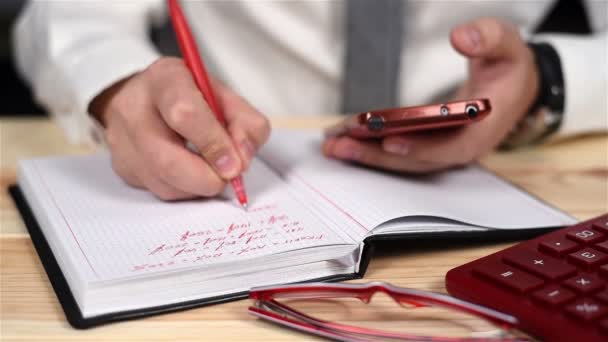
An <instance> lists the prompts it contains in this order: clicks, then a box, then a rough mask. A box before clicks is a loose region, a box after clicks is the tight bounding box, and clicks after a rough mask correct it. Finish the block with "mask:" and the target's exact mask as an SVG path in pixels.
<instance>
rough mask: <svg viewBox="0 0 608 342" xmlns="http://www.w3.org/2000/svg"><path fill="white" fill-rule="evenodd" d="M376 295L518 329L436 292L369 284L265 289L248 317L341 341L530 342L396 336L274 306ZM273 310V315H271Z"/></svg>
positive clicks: (506, 318)
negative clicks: (284, 300)
mask: <svg viewBox="0 0 608 342" xmlns="http://www.w3.org/2000/svg"><path fill="white" fill-rule="evenodd" d="M378 292H381V293H385V294H386V295H388V296H390V297H391V298H392V299H393V300H395V302H397V303H398V304H409V305H413V306H415V307H424V306H440V307H446V308H450V309H455V310H458V311H461V312H466V313H468V314H471V315H473V316H477V317H480V318H482V319H485V320H487V321H489V322H491V323H493V324H494V325H497V326H499V327H500V328H501V329H502V330H504V331H509V330H512V329H514V328H516V327H517V326H518V325H519V322H518V320H517V318H515V317H513V316H510V315H506V314H503V313H501V312H498V311H496V310H493V309H489V308H486V307H483V306H479V305H476V304H472V303H469V302H465V301H463V300H460V299H457V298H454V297H451V296H449V295H444V294H440V293H435V292H426V291H421V290H415V289H408V288H401V287H397V286H394V285H391V284H388V283H384V282H370V283H363V284H329V283H308V284H294V285H284V286H266V287H258V288H254V289H252V290H251V292H250V294H249V298H251V299H254V300H255V301H256V305H255V306H251V307H249V309H248V311H249V313H250V314H252V315H254V316H256V317H259V318H262V319H265V320H269V321H271V322H274V323H278V324H282V325H285V326H289V327H291V328H294V329H297V330H301V331H304V332H308V333H312V334H316V335H321V336H324V337H328V338H332V339H336V340H342V341H357V342H359V341H372V340H370V339H366V338H364V337H362V336H370V337H384V338H392V339H401V340H418V341H419V340H426V341H442V342H457V341H511V342H513V341H529V340H528V339H526V338H521V337H515V338H471V337H467V338H461V337H430V336H420V335H413V334H407V333H399V332H388V331H382V330H375V329H370V328H363V327H356V326H352V325H346V324H339V323H332V322H328V321H325V320H320V319H317V318H315V317H312V316H308V315H306V314H304V313H302V312H299V311H297V310H294V309H292V308H290V307H289V306H287V305H284V304H282V303H280V302H277V301H276V300H275V299H279V298H300V299H305V298H311V299H321V298H345V297H348V298H357V299H359V300H361V301H362V302H364V303H366V304H367V303H369V301H370V300H371V298H372V296H373V295H374V294H376V293H378ZM267 308H268V309H270V310H273V311H270V310H268V309H267ZM280 313H283V314H287V315H290V316H292V317H293V318H297V319H298V320H299V321H298V320H295V319H293V318H289V317H285V316H283V315H281V314H280Z"/></svg>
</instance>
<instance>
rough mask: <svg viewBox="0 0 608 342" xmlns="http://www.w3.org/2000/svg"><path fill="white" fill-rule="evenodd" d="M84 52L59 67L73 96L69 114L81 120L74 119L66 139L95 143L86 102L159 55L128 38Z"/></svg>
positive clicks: (95, 129)
mask: <svg viewBox="0 0 608 342" xmlns="http://www.w3.org/2000/svg"><path fill="white" fill-rule="evenodd" d="M85 51H86V52H84V53H81V54H78V56H75V57H70V59H71V61H69V63H66V64H65V65H64V66H63V68H64V70H63V74H64V76H65V77H66V78H67V79H68V83H69V84H70V85H71V88H72V89H71V92H72V94H73V95H74V96H73V102H72V103H71V104H70V105H69V107H70V109H69V111H70V112H72V115H71V116H73V117H74V116H75V117H78V118H80V119H81V120H78V119H77V121H80V123H79V124H78V125H77V126H79V129H78V132H74V133H75V134H73V135H72V136H71V139H70V140H73V141H77V142H88V143H91V142H92V143H95V142H96V141H97V142H98V141H99V139H100V138H99V135H100V134H99V125H98V124H97V123H96V122H95V120H94V119H93V118H92V117H91V116H90V115H89V114H88V112H87V110H88V106H89V103H90V102H91V101H92V100H93V99H94V98H95V96H97V95H99V94H100V93H101V92H103V91H104V90H105V89H107V88H108V87H110V86H111V85H113V84H115V83H116V82H118V81H120V80H122V79H124V78H127V77H129V76H131V75H133V74H135V73H137V72H140V71H142V70H144V69H145V68H146V67H148V66H149V65H150V64H152V63H153V62H154V61H155V60H156V59H158V58H159V57H160V55H159V54H158V52H156V51H155V49H154V47H153V46H152V45H151V44H149V43H148V42H145V41H141V40H138V39H130V38H125V39H115V38H113V39H111V40H104V41H96V42H95V44H94V45H92V46H91V47H89V48H87V49H86V50H85ZM66 109H67V108H66ZM95 136H97V137H95ZM102 136H103V134H102Z"/></svg>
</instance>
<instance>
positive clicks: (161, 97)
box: [90, 57, 270, 200]
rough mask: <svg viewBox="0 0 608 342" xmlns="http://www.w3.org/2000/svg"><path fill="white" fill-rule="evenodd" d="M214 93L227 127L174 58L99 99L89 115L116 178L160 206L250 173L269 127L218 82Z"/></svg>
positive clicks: (216, 189) (204, 192)
mask: <svg viewBox="0 0 608 342" xmlns="http://www.w3.org/2000/svg"><path fill="white" fill-rule="evenodd" d="M213 87H214V88H215V90H216V94H217V96H218V102H219V104H220V106H222V108H223V109H224V115H225V118H226V121H227V125H228V126H227V128H224V127H222V125H221V124H220V123H219V122H218V121H217V119H216V118H215V115H214V114H213V112H212V111H211V109H210V108H209V106H208V105H207V103H206V102H205V100H204V98H203V96H202V94H201V92H200V91H199V90H198V89H197V87H196V85H195V83H194V80H193V79H192V76H191V74H190V72H189V71H188V69H187V68H186V66H185V64H184V62H183V61H182V60H181V59H178V58H169V57H164V58H160V59H159V60H157V61H156V62H155V63H153V64H152V65H150V66H149V67H148V68H147V69H146V70H144V71H142V72H141V73H138V74H136V75H134V76H132V77H130V78H128V79H126V80H124V81H121V82H119V83H117V84H115V85H114V86H112V87H110V88H109V89H107V90H106V91H104V92H103V93H102V94H100V95H99V96H97V97H96V98H95V99H94V100H93V101H92V103H91V106H90V111H91V113H92V114H94V115H95V116H96V117H97V118H98V119H99V120H100V121H101V122H102V123H103V125H104V126H105V128H106V130H105V133H106V140H107V142H108V145H109V148H110V153H111V155H112V167H113V168H114V170H115V171H116V173H117V174H118V175H120V176H121V177H122V178H123V179H124V180H125V181H126V182H127V183H128V184H130V185H132V186H135V187H140V188H145V189H148V190H150V191H151V192H153V193H154V194H155V195H156V196H158V197H159V198H161V199H163V200H177V199H186V198H193V197H198V196H214V195H216V194H218V193H219V192H221V191H222V189H223V188H224V185H225V182H226V181H227V180H229V179H231V178H233V177H235V176H237V175H238V174H240V173H241V172H242V171H243V170H245V169H246V168H247V166H248V164H249V162H250V161H251V159H252V157H253V155H254V154H255V152H256V151H257V149H258V148H259V147H260V146H261V145H262V144H264V142H265V141H266V140H267V138H268V136H269V133H270V125H269V123H268V121H267V119H266V118H265V117H264V116H263V115H262V114H260V113H259V112H258V111H257V110H255V109H254V108H253V107H252V106H251V105H249V104H248V103H247V102H246V101H245V100H244V99H243V98H241V97H240V96H238V95H237V94H235V93H234V92H233V91H232V90H230V89H228V88H227V87H225V86H224V85H223V84H221V83H220V82H217V81H216V82H213ZM186 142H191V143H192V144H193V145H194V146H195V147H196V149H197V150H198V151H199V152H200V154H197V153H194V152H192V151H191V150H189V149H188V148H187V147H186Z"/></svg>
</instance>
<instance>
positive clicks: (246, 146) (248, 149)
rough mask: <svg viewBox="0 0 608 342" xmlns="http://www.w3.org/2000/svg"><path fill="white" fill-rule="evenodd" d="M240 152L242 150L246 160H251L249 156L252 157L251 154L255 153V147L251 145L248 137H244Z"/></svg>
mask: <svg viewBox="0 0 608 342" xmlns="http://www.w3.org/2000/svg"><path fill="white" fill-rule="evenodd" d="M241 152H243V154H244V155H245V157H246V158H247V160H251V158H253V155H254V154H255V148H254V147H253V144H252V143H251V141H249V139H245V140H243V142H242V143H241Z"/></svg>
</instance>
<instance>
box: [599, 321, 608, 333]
mask: <svg viewBox="0 0 608 342" xmlns="http://www.w3.org/2000/svg"><path fill="white" fill-rule="evenodd" d="M600 331H601V332H602V333H604V334H606V335H608V318H606V319H603V320H601V321H600Z"/></svg>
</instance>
